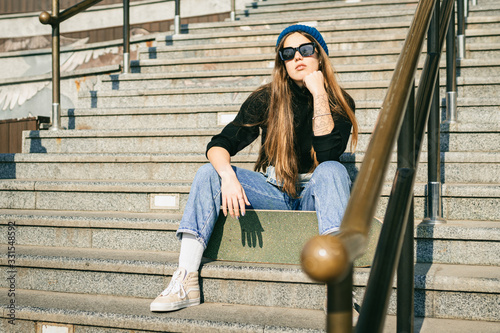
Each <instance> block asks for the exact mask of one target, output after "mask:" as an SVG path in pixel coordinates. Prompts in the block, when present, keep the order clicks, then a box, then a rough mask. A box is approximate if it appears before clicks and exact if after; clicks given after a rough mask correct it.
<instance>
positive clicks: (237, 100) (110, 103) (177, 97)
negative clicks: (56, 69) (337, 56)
mask: <svg viewBox="0 0 500 333" xmlns="http://www.w3.org/2000/svg"><path fill="white" fill-rule="evenodd" d="M343 86H344V88H345V89H346V90H347V92H348V93H349V94H350V95H351V96H352V98H353V99H354V100H355V101H359V100H372V101H374V100H375V101H378V100H382V99H383V98H384V97H385V94H386V90H387V86H388V82H387V81H358V82H352V83H349V84H348V83H345V84H343ZM257 88H258V86H236V87H235V86H233V87H203V88H186V89H155V90H149V89H137V90H135V91H134V90H123V91H121V90H109V91H91V92H84V91H82V92H81V93H79V97H78V102H77V104H78V106H77V107H83V108H89V107H90V108H116V107H123V106H124V105H126V106H128V107H154V106H163V107H173V106H187V105H192V104H198V105H205V106H206V105H227V104H242V103H243V102H244V101H245V100H246V99H247V97H248V96H249V95H250V94H251V93H252V92H253V91H255V90H256V89H257Z"/></svg>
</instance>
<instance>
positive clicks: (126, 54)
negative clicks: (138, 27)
mask: <svg viewBox="0 0 500 333" xmlns="http://www.w3.org/2000/svg"><path fill="white" fill-rule="evenodd" d="M123 73H130V0H123Z"/></svg>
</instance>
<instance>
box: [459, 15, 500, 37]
mask: <svg viewBox="0 0 500 333" xmlns="http://www.w3.org/2000/svg"><path fill="white" fill-rule="evenodd" d="M478 14H479V13H474V11H472V13H471V14H470V15H469V17H467V19H466V23H467V24H466V29H488V28H496V29H498V28H500V18H499V17H497V16H479V15H478ZM466 33H467V32H466Z"/></svg>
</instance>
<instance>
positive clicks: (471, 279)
mask: <svg viewBox="0 0 500 333" xmlns="http://www.w3.org/2000/svg"><path fill="white" fill-rule="evenodd" d="M61 253H64V255H61ZM177 261H178V254H177V253H173V252H156V251H151V252H147V251H123V250H121V251H116V250H103V249H75V248H56V247H41V246H17V247H16V267H28V268H29V267H33V268H46V269H47V268H52V269H64V270H76V271H96V272H110V273H113V272H120V273H124V274H127V273H131V274H149V275H171V274H172V273H173V272H174V271H175V269H176V268H177ZM0 263H2V265H6V259H4V258H2V259H0ZM369 272H370V268H355V270H354V285H356V286H366V284H367V282H368V277H369ZM200 276H201V277H202V278H214V279H232V280H248V281H279V282H284V283H305V284H318V283H317V282H314V281H312V280H311V279H310V278H309V277H307V276H306V275H305V273H304V272H303V271H302V270H301V268H300V265H293V264H264V263H245V262H231V261H212V260H210V259H206V258H204V259H203V261H202V267H201V271H200ZM320 284H321V283H320ZM395 285H396V284H395V283H394V286H395ZM415 288H416V289H427V290H434V291H443V292H466V293H470V292H472V293H490V294H500V267H498V266H481V265H460V264H438V263H416V264H415Z"/></svg>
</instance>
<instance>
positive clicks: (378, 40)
mask: <svg viewBox="0 0 500 333" xmlns="http://www.w3.org/2000/svg"><path fill="white" fill-rule="evenodd" d="M398 25H400V26H401V27H395V28H393V29H392V31H391V29H380V30H379V29H373V28H372V29H368V30H367V31H362V30H346V31H345V34H342V33H340V32H339V31H337V30H336V28H335V27H330V26H325V27H324V28H322V29H321V34H322V36H323V38H324V39H325V42H326V43H327V44H328V45H330V44H332V49H330V47H329V50H330V51H335V50H337V49H343V50H346V49H366V48H368V49H373V48H383V47H401V46H402V45H403V42H404V40H405V39H406V32H407V30H408V27H409V26H408V24H407V22H401V23H400V24H398ZM280 32H281V29H267V30H259V31H258V32H257V31H228V32H217V33H205V34H179V35H166V36H160V37H158V38H157V43H158V45H175V46H177V45H178V46H181V45H200V44H202V45H203V44H207V43H208V44H219V43H242V42H252V41H267V42H268V43H274V44H275V43H276V39H277V36H278V35H279V34H280ZM466 36H467V42H471V43H500V30H499V29H497V28H491V29H490V28H487V29H468V30H467V34H466Z"/></svg>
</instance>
